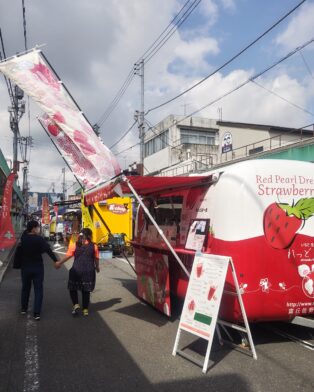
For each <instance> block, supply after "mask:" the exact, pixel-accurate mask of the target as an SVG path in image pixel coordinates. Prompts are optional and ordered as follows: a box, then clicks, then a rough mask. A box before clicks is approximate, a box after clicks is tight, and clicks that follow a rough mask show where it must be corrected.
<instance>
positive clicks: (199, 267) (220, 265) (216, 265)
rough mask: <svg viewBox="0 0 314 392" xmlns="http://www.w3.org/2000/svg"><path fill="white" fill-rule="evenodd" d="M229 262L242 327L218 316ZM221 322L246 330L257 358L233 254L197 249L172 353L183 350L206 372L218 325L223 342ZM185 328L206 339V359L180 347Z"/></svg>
mask: <svg viewBox="0 0 314 392" xmlns="http://www.w3.org/2000/svg"><path fill="white" fill-rule="evenodd" d="M229 266H230V268H231V271H232V276H233V280H234V284H235V288H236V292H237V297H238V300H239V304H240V307H241V311H242V317H243V322H244V326H243V327H242V326H238V325H235V324H231V323H227V322H224V321H222V320H218V313H219V307H220V303H221V297H222V294H223V289H224V285H225V280H226V275H227V270H228V268H229ZM218 325H221V326H222V328H224V326H228V327H231V328H234V329H237V330H240V331H241V332H242V333H246V334H247V336H248V342H249V344H250V348H251V352H252V356H253V358H254V359H257V356H256V351H255V347H254V343H253V339H252V335H251V331H250V327H249V323H248V320H247V317H246V313H245V308H244V305H243V301H242V297H241V292H240V288H239V284H238V280H237V276H236V273H235V268H234V264H233V262H232V259H231V257H226V256H218V255H212V254H202V253H197V254H196V255H195V259H194V263H193V268H192V272H191V276H190V281H189V285H188V289H187V293H186V297H185V301H184V305H183V310H182V314H181V319H180V323H179V327H178V331H177V336H176V340H175V344H174V347H173V352H172V355H174V356H175V355H176V354H177V353H178V354H180V355H181V356H183V357H184V358H186V359H189V360H190V361H192V362H194V363H196V364H197V365H199V366H201V367H202V368H203V373H206V372H207V370H208V362H209V355H210V351H211V346H212V343H213V338H214V333H215V329H216V328H217V332H218V337H219V341H220V343H222V337H221V334H220V331H219V326H218ZM182 331H186V332H189V333H191V334H193V335H196V336H198V337H200V338H203V339H205V340H206V341H207V349H206V354H205V360H204V363H201V362H200V361H198V360H196V359H195V358H193V357H192V356H191V355H189V354H187V353H185V352H183V351H182V350H178V346H179V341H180V336H181V332H182Z"/></svg>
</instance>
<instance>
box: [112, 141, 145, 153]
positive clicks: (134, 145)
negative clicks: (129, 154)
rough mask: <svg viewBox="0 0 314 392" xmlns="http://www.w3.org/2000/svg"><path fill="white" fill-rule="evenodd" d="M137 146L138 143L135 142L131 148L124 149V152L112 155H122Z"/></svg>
mask: <svg viewBox="0 0 314 392" xmlns="http://www.w3.org/2000/svg"><path fill="white" fill-rule="evenodd" d="M139 144H140V142H137V143H135V144H133V145H132V146H130V147H127V148H125V149H124V150H122V151H119V152H117V153H116V154H114V155H115V156H118V155H120V154H123V153H124V152H126V151H129V150H132V148H134V147H136V146H138V145H139Z"/></svg>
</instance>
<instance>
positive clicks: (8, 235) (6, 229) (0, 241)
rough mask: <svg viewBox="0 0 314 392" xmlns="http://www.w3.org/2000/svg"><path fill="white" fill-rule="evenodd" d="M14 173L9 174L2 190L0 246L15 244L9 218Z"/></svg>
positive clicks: (8, 246)
mask: <svg viewBox="0 0 314 392" xmlns="http://www.w3.org/2000/svg"><path fill="white" fill-rule="evenodd" d="M15 177H16V174H15V173H11V174H9V176H8V178H7V181H6V184H5V187H4V192H3V200H2V208H1V211H0V248H1V249H5V248H10V247H11V246H13V245H14V244H15V234H14V229H13V225H12V219H11V205H12V189H13V184H14V180H15Z"/></svg>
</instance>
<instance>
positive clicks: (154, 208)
mask: <svg viewBox="0 0 314 392" xmlns="http://www.w3.org/2000/svg"><path fill="white" fill-rule="evenodd" d="M182 205H183V196H167V197H160V198H157V199H152V198H151V199H149V212H150V213H151V215H152V216H153V217H154V219H155V220H156V222H157V223H158V225H160V226H172V225H177V227H178V228H179V225H180V221H181V211H182ZM147 223H148V224H149V225H151V224H152V223H151V221H149V222H147Z"/></svg>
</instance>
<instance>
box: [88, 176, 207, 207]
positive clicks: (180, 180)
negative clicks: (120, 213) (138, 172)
mask: <svg viewBox="0 0 314 392" xmlns="http://www.w3.org/2000/svg"><path fill="white" fill-rule="evenodd" d="M128 182H130V183H131V185H132V186H133V188H134V189H135V190H136V192H137V193H138V194H139V195H141V196H147V195H151V194H156V193H164V192H171V191H172V190H177V189H186V188H193V187H196V186H201V185H209V184H210V183H212V176H193V177H192V176H191V177H149V176H126V177H121V178H119V180H118V181H117V180H116V181H113V182H107V183H104V184H101V185H99V186H98V187H96V188H94V189H91V190H90V191H87V192H86V193H85V195H84V202H85V205H91V204H94V203H96V202H98V201H102V200H106V199H110V198H111V197H114V196H116V195H119V196H121V193H122V194H130V193H131V191H130V189H129V187H128Z"/></svg>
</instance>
